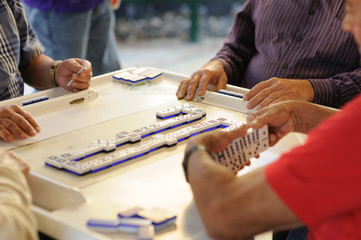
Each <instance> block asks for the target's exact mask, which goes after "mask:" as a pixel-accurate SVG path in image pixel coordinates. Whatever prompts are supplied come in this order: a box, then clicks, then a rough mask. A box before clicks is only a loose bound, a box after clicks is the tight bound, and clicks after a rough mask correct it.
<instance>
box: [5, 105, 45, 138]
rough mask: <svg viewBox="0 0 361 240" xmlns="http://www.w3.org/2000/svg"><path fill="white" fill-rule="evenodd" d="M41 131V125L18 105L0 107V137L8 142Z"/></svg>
mask: <svg viewBox="0 0 361 240" xmlns="http://www.w3.org/2000/svg"><path fill="white" fill-rule="evenodd" d="M38 132H40V127H39V125H38V124H37V123H36V122H35V120H34V119H33V118H32V117H31V116H30V114H29V113H27V112H26V111H25V110H23V109H21V108H20V107H19V106H17V105H11V106H5V107H0V138H2V139H3V140H4V141H6V142H11V141H13V140H14V139H21V140H24V139H26V138H28V137H32V136H35V135H36V133H38Z"/></svg>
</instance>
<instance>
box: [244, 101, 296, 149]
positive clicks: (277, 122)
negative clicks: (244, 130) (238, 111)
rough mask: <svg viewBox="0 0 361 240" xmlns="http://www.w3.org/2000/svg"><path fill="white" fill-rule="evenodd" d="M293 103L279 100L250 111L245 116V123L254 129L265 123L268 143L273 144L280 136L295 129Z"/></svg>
mask: <svg viewBox="0 0 361 240" xmlns="http://www.w3.org/2000/svg"><path fill="white" fill-rule="evenodd" d="M293 104H294V103H293V102H292V101H285V102H280V103H276V104H273V105H272V106H268V107H265V108H262V109H260V110H259V111H257V112H253V113H250V114H249V115H248V117H247V124H249V125H250V126H251V127H252V128H254V129H259V128H261V127H263V126H264V125H266V124H267V125H268V128H269V144H270V146H273V145H275V144H276V143H277V142H278V141H279V140H280V139H281V138H282V137H284V136H285V135H287V134H288V133H290V132H293V131H294V130H295V116H294V115H293Z"/></svg>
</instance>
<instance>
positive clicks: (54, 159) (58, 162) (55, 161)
mask: <svg viewBox="0 0 361 240" xmlns="http://www.w3.org/2000/svg"><path fill="white" fill-rule="evenodd" d="M66 162H68V160H65V159H64V158H62V157H60V156H50V157H47V158H46V159H45V163H48V164H50V165H52V166H54V167H57V168H59V169H61V168H63V165H64V163H66Z"/></svg>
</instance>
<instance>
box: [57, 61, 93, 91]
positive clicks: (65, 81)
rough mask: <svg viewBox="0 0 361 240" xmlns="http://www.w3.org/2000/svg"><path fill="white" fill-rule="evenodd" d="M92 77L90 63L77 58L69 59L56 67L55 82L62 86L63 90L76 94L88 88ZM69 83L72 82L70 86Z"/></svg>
mask: <svg viewBox="0 0 361 240" xmlns="http://www.w3.org/2000/svg"><path fill="white" fill-rule="evenodd" d="M81 69H83V70H81ZM92 75H93V73H92V67H91V63H90V62H88V61H87V60H83V59H78V58H69V59H66V60H64V61H63V62H62V63H61V64H59V66H58V67H57V69H56V73H55V77H56V79H55V80H56V82H57V83H58V84H59V86H62V87H63V88H64V89H66V90H68V91H72V92H78V91H80V90H84V89H87V88H89V86H90V80H91V78H92ZM70 81H72V82H71V84H70V86H68V85H69V82H70Z"/></svg>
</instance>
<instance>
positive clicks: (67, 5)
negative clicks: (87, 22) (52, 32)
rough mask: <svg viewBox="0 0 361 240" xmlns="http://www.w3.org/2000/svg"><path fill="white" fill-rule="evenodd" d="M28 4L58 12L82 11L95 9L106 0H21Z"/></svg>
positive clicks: (46, 10)
mask: <svg viewBox="0 0 361 240" xmlns="http://www.w3.org/2000/svg"><path fill="white" fill-rule="evenodd" d="M21 1H23V2H24V3H26V4H27V5H29V6H31V7H33V8H36V9H39V10H41V11H44V12H50V11H51V10H54V11H55V12H56V13H71V12H82V11H87V10H89V9H93V8H95V7H96V6H98V5H99V4H101V3H103V2H104V1H105V0H86V1H84V0H21ZM107 1H108V0H107Z"/></svg>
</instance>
